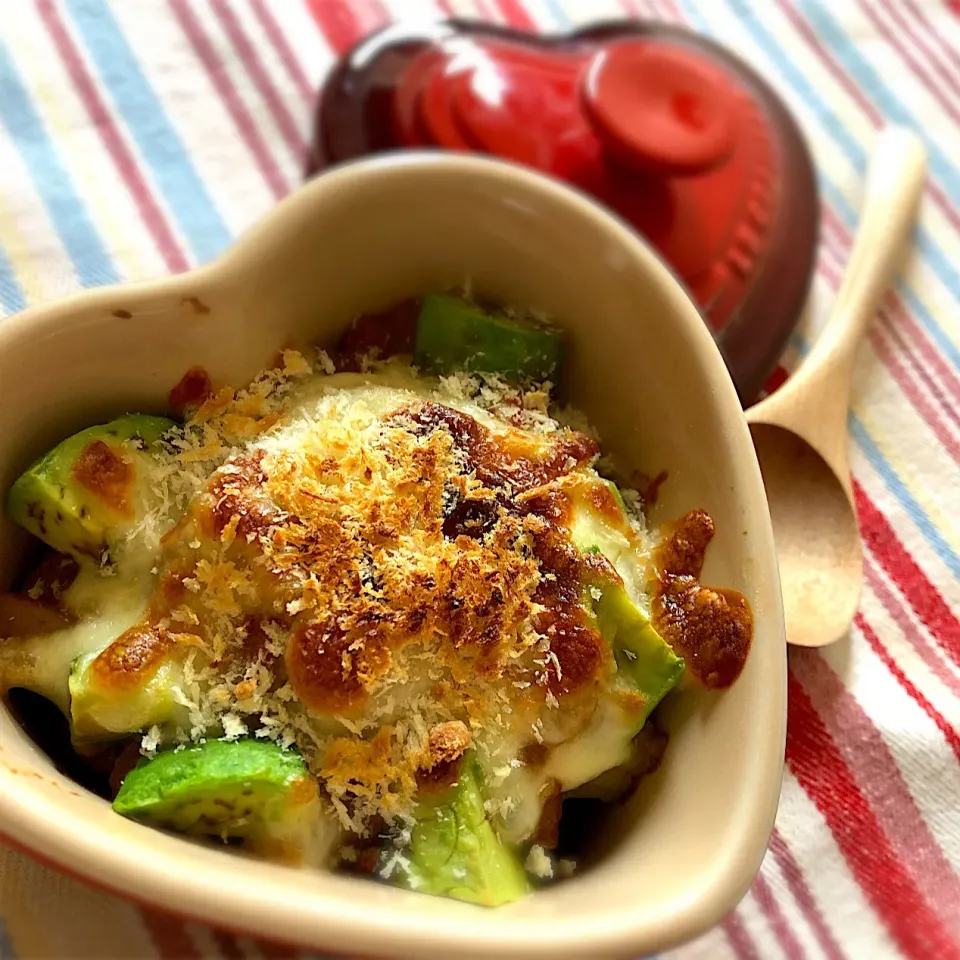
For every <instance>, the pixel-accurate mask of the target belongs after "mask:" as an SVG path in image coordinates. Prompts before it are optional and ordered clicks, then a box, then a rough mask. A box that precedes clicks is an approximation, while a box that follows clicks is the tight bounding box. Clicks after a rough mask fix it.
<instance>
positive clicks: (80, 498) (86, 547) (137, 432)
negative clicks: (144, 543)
mask: <svg viewBox="0 0 960 960" xmlns="http://www.w3.org/2000/svg"><path fill="white" fill-rule="evenodd" d="M174 426H176V424H175V423H174V422H173V421H172V420H168V419H167V418H165V417H151V416H146V415H145V414H129V415H127V416H124V417H119V418H117V419H116V420H111V421H110V422H109V423H104V424H100V425H98V426H95V427H88V428H87V429H86V430H81V431H80V432H79V433H75V434H73V436H70V437H68V438H67V439H66V440H63V441H62V442H61V443H59V444H57V446H55V447H54V448H53V449H52V450H50V451H49V452H48V453H47V454H45V455H44V456H43V457H41V458H40V459H39V460H37V461H36V462H35V463H34V464H32V465H31V466H30V467H29V468H28V469H27V470H26V471H25V472H24V473H23V474H22V475H21V476H20V477H19V478H18V479H17V480H16V481H14V483H13V485H12V486H11V487H10V490H9V491H8V493H7V501H6V513H7V516H8V517H9V518H10V519H11V520H13V521H14V522H15V523H18V524H19V525H20V526H21V527H23V528H24V529H26V530H28V531H29V532H30V533H32V534H33V535H34V536H36V537H39V538H40V539H41V540H42V541H43V542H44V543H46V544H48V545H49V546H51V547H53V548H54V550H59V551H60V552H61V553H67V554H70V555H71V556H73V557H76V559H77V560H80V561H85V562H90V561H91V560H92V561H93V562H95V563H100V564H102V563H103V562H105V560H106V558H107V556H108V551H109V548H110V546H111V545H112V544H113V543H114V542H116V540H117V539H118V537H119V536H121V535H122V534H123V533H124V532H125V531H126V530H128V529H130V528H131V527H132V526H133V525H134V523H135V522H136V521H137V519H138V514H141V515H142V500H143V497H144V496H145V493H146V490H145V487H146V484H145V483H143V482H142V481H143V480H144V479H145V477H146V474H147V472H148V470H149V468H150V464H151V452H152V451H154V450H156V448H157V442H158V441H159V439H160V437H161V436H162V435H163V434H164V433H166V432H167V431H168V430H169V429H170V428H171V427H174Z"/></svg>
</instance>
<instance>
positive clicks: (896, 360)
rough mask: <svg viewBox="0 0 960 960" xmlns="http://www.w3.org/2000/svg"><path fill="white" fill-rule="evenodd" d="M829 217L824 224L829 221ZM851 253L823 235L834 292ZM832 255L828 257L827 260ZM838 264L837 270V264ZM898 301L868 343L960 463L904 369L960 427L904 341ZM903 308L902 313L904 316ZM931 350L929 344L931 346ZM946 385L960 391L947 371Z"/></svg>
mask: <svg viewBox="0 0 960 960" xmlns="http://www.w3.org/2000/svg"><path fill="white" fill-rule="evenodd" d="M826 219H827V218H826V217H825V218H824V220H825V221H826ZM848 252H849V245H843V244H841V243H838V242H837V238H836V237H834V236H832V231H831V230H830V229H827V230H824V231H823V233H822V234H821V254H820V257H819V258H818V261H817V264H818V269H819V272H820V273H822V274H823V276H824V277H826V279H827V281H828V282H829V283H830V285H831V286H832V287H833V288H834V289H838V288H839V286H840V282H841V277H840V272H839V271H840V268H841V266H842V264H843V262H844V260H845V259H846V254H847V253H848ZM825 254H828V255H829V257H828V256H825ZM833 260H836V266H834V264H833ZM897 305H898V298H897V296H896V294H895V292H894V291H893V290H892V289H891V290H888V291H887V293H886V295H885V296H884V298H883V300H882V302H881V304H880V307H879V311H878V314H879V319H880V321H881V322H880V323H878V324H874V325H873V326H872V327H870V328H869V330H868V331H867V339H868V341H869V343H870V344H871V346H872V347H873V349H874V351H875V352H876V354H877V356H878V357H879V358H880V359H881V360H882V361H883V363H884V365H885V366H886V367H887V369H888V370H889V372H890V374H891V376H892V377H893V379H894V380H895V381H896V383H897V385H898V386H899V387H900V389H901V391H902V392H903V394H904V395H905V396H906V397H907V399H908V400H910V402H911V404H912V405H913V407H914V409H916V411H917V412H918V413H919V414H920V415H921V416H922V417H923V419H924V421H925V422H926V423H927V424H928V426H929V427H930V428H931V430H933V432H934V433H935V434H936V436H937V439H938V440H939V441H940V443H941V444H942V445H943V447H944V449H945V450H947V451H948V452H949V453H950V455H951V456H952V457H953V458H954V460H957V461H960V442H958V440H957V438H956V437H955V436H954V434H953V433H952V432H951V429H950V427H949V425H948V424H947V423H946V422H945V421H944V420H943V419H942V417H941V416H940V413H938V412H937V410H936V409H935V408H934V407H933V406H932V405H931V403H930V401H928V400H927V397H926V395H925V394H923V393H921V392H920V390H919V388H918V387H917V385H916V383H915V382H914V379H913V377H911V375H910V374H909V373H908V371H907V370H906V369H905V368H904V367H903V365H902V363H901V362H900V358H901V357H903V358H904V359H906V360H907V362H908V363H910V365H911V367H912V368H913V371H914V373H916V374H917V376H918V378H919V380H920V381H921V382H922V383H923V385H924V386H926V388H927V392H928V393H929V394H930V395H931V396H932V397H933V398H934V399H935V400H937V401H938V402H939V404H940V408H941V409H942V410H943V412H944V413H946V415H947V418H948V419H949V420H950V421H952V422H953V423H954V424H956V425H957V426H960V412H958V411H957V409H956V408H955V405H954V404H953V403H952V402H951V401H950V400H949V399H947V398H946V397H945V396H944V395H943V392H942V391H941V390H940V389H939V387H938V386H937V383H936V381H935V380H934V379H933V378H932V377H931V376H930V375H929V374H928V373H927V370H926V368H925V367H924V365H923V364H922V363H921V362H920V360H919V359H918V358H917V357H916V355H915V354H914V350H913V346H912V345H910V344H909V343H908V342H907V341H905V340H904V339H903V337H902V336H901V334H900V331H899V329H898V326H899V323H898V321H901V320H902V319H904V318H903V317H901V316H900V315H899V314H898V316H897V319H896V320H894V318H893V316H892V315H893V313H894V311H895V310H896V309H897ZM903 312H904V311H903V308H902V306H900V313H903ZM887 339H891V340H893V341H894V343H895V345H896V347H897V350H896V352H892V351H891V350H890V349H889V348H887V346H886V341H887ZM917 339H918V340H919V341H920V342H921V343H926V338H925V337H918V338H917ZM927 346H928V347H929V344H927ZM945 379H946V382H947V383H949V384H950V385H951V386H954V387H957V388H960V382H958V381H957V380H956V377H955V376H954V374H953V372H952V371H947V376H946V377H945Z"/></svg>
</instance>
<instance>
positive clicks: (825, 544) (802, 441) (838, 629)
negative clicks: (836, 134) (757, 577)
mask: <svg viewBox="0 0 960 960" xmlns="http://www.w3.org/2000/svg"><path fill="white" fill-rule="evenodd" d="M925 169H926V154H925V150H924V147H923V144H922V143H921V141H920V139H919V138H918V137H917V136H916V135H915V134H913V133H911V132H910V131H909V130H905V129H902V128H897V127H890V128H888V129H886V130H884V131H883V132H882V133H881V134H880V135H879V137H878V139H877V143H876V146H875V148H874V153H873V156H872V158H871V161H870V167H869V170H868V171H867V183H866V192H865V198H864V204H863V214H862V216H861V221H860V227H859V229H858V231H857V236H856V241H855V243H854V245H853V250H852V251H851V254H850V261H849V263H848V264H847V271H846V275H845V276H844V278H843V284H842V286H841V287H840V291H839V293H838V294H837V299H836V302H835V304H834V307H833V312H832V314H831V315H830V319H829V321H828V323H827V326H826V328H825V329H824V330H823V332H822V333H821V334H820V336H819V338H818V339H817V341H816V343H815V345H814V347H813V349H812V350H811V351H810V354H809V355H808V357H807V359H806V360H805V361H804V363H803V365H802V366H801V367H800V369H799V370H798V371H797V373H795V374H794V375H793V376H792V377H791V378H790V379H789V380H788V381H787V382H786V383H785V384H784V386H782V387H781V388H780V389H779V390H778V391H777V392H776V393H774V394H773V395H772V396H770V397H768V398H767V399H765V400H763V401H761V402H760V403H758V404H757V405H756V406H754V407H751V408H750V409H749V410H748V411H747V413H746V417H747V421H748V422H749V424H750V432H751V433H752V434H753V442H754V445H755V446H756V450H757V457H758V458H759V460H760V469H761V471H762V473H763V482H764V485H765V486H766V490H767V500H768V501H769V504H770V516H771V518H772V520H773V535H774V539H775V541H776V546H777V556H778V559H779V563H780V581H781V586H782V589H783V605H784V616H785V618H786V627H787V642H788V643H792V644H797V645H798V646H803V647H820V646H825V645H826V644H828V643H833V642H834V641H835V640H838V639H840V637H842V636H843V635H844V634H845V633H846V632H847V629H848V628H849V626H850V624H851V622H852V621H853V618H854V616H855V614H856V612H857V607H858V606H859V603H860V588H861V580H862V577H863V546H862V544H861V541H860V530H859V528H858V526H857V514H856V509H855V506H854V500H853V485H852V482H851V478H850V463H849V458H848V450H847V444H848V437H847V411H848V407H849V404H850V383H851V375H852V373H853V364H854V360H855V358H856V353H857V347H858V346H859V344H860V340H861V338H862V337H863V334H864V332H865V331H866V328H867V325H868V323H869V322H870V320H871V319H872V318H873V315H874V313H875V312H876V309H877V305H878V303H879V301H880V297H881V295H882V294H883V292H884V291H885V290H886V288H887V286H888V284H889V283H890V279H891V277H892V276H893V273H894V268H895V266H896V264H897V262H898V258H899V255H900V253H901V250H902V248H903V246H904V241H905V240H906V238H907V236H908V235H909V234H910V231H911V228H912V226H913V222H914V219H915V217H916V212H917V206H918V203H919V200H920V195H921V193H922V191H923V185H924V176H925Z"/></svg>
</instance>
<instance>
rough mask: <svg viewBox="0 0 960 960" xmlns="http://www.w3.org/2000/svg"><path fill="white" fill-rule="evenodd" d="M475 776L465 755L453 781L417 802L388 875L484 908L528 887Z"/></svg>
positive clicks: (514, 897)
mask: <svg viewBox="0 0 960 960" xmlns="http://www.w3.org/2000/svg"><path fill="white" fill-rule="evenodd" d="M480 778H481V773H480V767H479V764H478V763H477V761H476V759H475V758H474V756H473V755H472V754H468V755H466V756H465V757H464V758H463V759H462V760H461V765H460V772H459V777H458V778H457V782H456V783H455V784H454V785H453V786H451V787H448V788H446V789H443V790H439V791H437V792H436V793H429V794H427V795H426V796H425V798H424V799H422V800H421V802H420V803H419V804H418V807H417V810H416V813H415V818H416V825H415V826H414V828H413V839H412V842H411V845H410V849H409V851H407V856H406V857H405V859H404V866H403V867H401V868H400V869H399V870H398V871H397V872H396V873H395V874H394V875H393V877H394V879H395V880H396V882H397V883H398V884H399V885H400V886H405V887H407V888H409V889H411V890H419V891H420V892H422V893H430V894H433V895H434V896H439V897H452V898H453V899H455V900H465V901H467V902H468V903H476V904H480V905H481V906H486V907H497V906H500V905H501V904H503V903H509V902H510V901H512V900H517V899H519V898H520V897H522V896H524V894H526V893H527V892H528V891H529V889H530V885H529V882H528V881H527V877H526V874H525V872H524V869H523V866H522V864H521V863H520V860H519V859H518V858H517V856H516V854H515V853H514V852H513V851H512V850H511V849H510V848H509V847H507V846H505V845H504V844H502V843H501V842H500V839H499V838H498V837H497V834H496V833H495V831H494V829H493V826H492V825H491V824H490V821H489V820H488V819H487V815H486V812H485V811H484V808H483V793H482V791H481V787H480Z"/></svg>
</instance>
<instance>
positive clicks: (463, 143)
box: [307, 21, 819, 402]
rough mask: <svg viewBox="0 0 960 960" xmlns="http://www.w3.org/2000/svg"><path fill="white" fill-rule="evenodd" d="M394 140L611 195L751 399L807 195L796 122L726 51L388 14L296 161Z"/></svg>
mask: <svg viewBox="0 0 960 960" xmlns="http://www.w3.org/2000/svg"><path fill="white" fill-rule="evenodd" d="M403 147H407V148H416V147H419V148H424V147H428V148H440V149H448V150H470V151H478V152H482V153H488V154H493V155H495V156H499V157H502V158H504V159H508V160H514V161H516V162H519V163H523V164H527V165H528V166H531V167H535V168H536V169H538V170H541V171H542V172H544V173H547V174H551V175H553V176H555V177H558V178H560V179H563V180H566V181H568V182H569V183H571V184H573V185H574V186H576V187H578V188H579V189H581V190H583V191H585V192H586V193H589V194H591V195H592V196H594V197H595V198H596V199H597V200H599V201H600V202H602V203H603V204H605V205H606V206H607V207H609V208H611V209H612V210H613V211H615V212H616V213H617V214H619V215H620V216H621V217H622V218H623V219H624V220H626V221H628V222H629V223H630V224H631V225H632V226H633V227H635V228H636V229H637V230H638V231H639V232H640V233H642V234H643V235H644V236H645V237H646V238H647V239H648V240H649V241H650V242H651V243H652V244H653V246H654V247H656V248H657V249H658V250H659V251H660V253H661V254H662V256H663V257H664V259H665V260H666V261H667V262H668V263H669V264H670V266H671V267H672V268H673V270H674V272H675V273H676V274H677V276H678V277H679V278H680V279H681V281H682V282H683V283H684V284H685V286H686V287H687V289H688V290H689V291H690V293H691V295H692V297H693V299H694V301H695V302H696V303H697V304H698V306H699V307H700V311H701V313H702V315H703V317H704V319H705V320H706V322H707V324H708V326H709V327H710V329H711V332H712V333H713V335H714V338H715V339H716V341H717V344H718V345H719V347H720V350H721V352H722V353H723V355H724V358H725V360H726V362H727V367H728V369H729V370H730V373H731V376H732V377H733V380H734V383H735V384H736V386H737V389H738V391H739V393H740V397H741V399H742V400H743V401H744V402H750V401H752V400H754V399H755V398H756V396H757V394H758V392H759V391H760V389H761V387H762V386H763V384H764V382H765V380H766V378H767V376H768V375H769V374H770V372H771V371H772V370H773V368H774V366H775V365H776V362H777V360H778V358H779V357H780V354H781V352H782V350H783V347H784V346H785V344H786V341H787V338H788V337H789V335H790V332H791V331H792V330H793V328H794V326H795V325H796V323H797V321H798V320H799V319H800V315H801V311H802V309H803V305H804V303H805V301H806V297H807V292H808V289H809V285H810V280H811V276H812V270H813V258H814V250H815V247H816V242H817V228H818V219H819V206H818V197H817V188H816V180H815V176H814V171H813V167H812V164H811V161H810V157H809V153H808V152H807V149H806V146H805V144H804V142H803V138H802V136H801V135H800V132H799V130H798V129H797V125H796V123H795V122H794V120H793V118H792V117H791V116H790V114H789V112H788V111H787V109H786V108H785V106H784V105H783V104H782V102H781V101H780V100H779V98H778V97H777V96H776V95H775V94H774V93H773V91H772V90H771V89H770V88H769V87H768V86H767V85H766V83H764V82H763V81H762V80H761V79H760V78H759V77H758V76H757V75H756V74H755V73H754V72H753V71H752V70H751V69H750V68H749V67H747V66H746V65H745V64H743V63H742V62H741V61H740V60H739V59H737V58H736V57H734V56H733V55H732V54H731V53H730V52H728V51H727V50H725V49H723V48H722V47H720V46H718V45H717V44H715V43H712V42H711V41H709V40H706V39H705V38H703V37H700V36H699V35H697V34H694V33H692V32H690V31H687V30H682V29H679V28H675V27H668V26H665V25H663V24H654V23H645V22H639V21H616V22H609V23H603V24H598V25H595V26H592V27H589V28H586V29H583V30H579V31H577V32H576V33H572V34H567V35H563V36H549V37H546V36H537V35H533V34H528V33H522V32H519V31H514V30H508V29H504V28H501V27H496V26H492V25H490V24H484V23H479V22H473V21H445V22H442V23H437V24H432V25H428V26H419V25H418V26H416V27H411V26H408V25H404V24H395V25H393V26H389V27H386V28H384V29H382V30H380V31H378V32H377V33H375V34H373V35H371V36H370V37H367V38H366V39H364V40H362V41H361V42H360V43H358V44H357V45H356V46H355V47H354V48H353V49H352V50H351V51H349V52H348V53H347V54H345V55H344V56H343V57H342V58H341V60H340V61H339V62H338V63H337V65H336V66H335V68H334V69H333V71H332V72H331V73H330V75H329V76H328V78H327V80H326V82H325V84H324V87H323V90H322V91H321V95H320V99H319V103H318V107H317V116H316V135H315V141H314V144H313V148H312V152H311V156H310V158H309V161H308V166H307V174H308V175H313V174H315V173H318V172H319V171H321V170H322V169H324V168H325V167H327V166H329V165H330V164H333V163H338V162H341V161H343V160H348V159H353V158H356V157H360V156H364V155H367V154H370V153H376V152H379V151H383V150H393V149H397V148H403Z"/></svg>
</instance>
